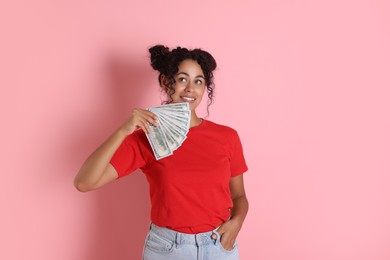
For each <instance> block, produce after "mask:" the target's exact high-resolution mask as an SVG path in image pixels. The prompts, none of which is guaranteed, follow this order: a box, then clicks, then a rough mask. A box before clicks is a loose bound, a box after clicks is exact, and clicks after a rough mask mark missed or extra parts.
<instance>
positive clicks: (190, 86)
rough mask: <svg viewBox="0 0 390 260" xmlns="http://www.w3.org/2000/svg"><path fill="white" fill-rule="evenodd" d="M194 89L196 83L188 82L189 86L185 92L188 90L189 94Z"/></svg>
mask: <svg viewBox="0 0 390 260" xmlns="http://www.w3.org/2000/svg"><path fill="white" fill-rule="evenodd" d="M193 89H194V83H192V82H188V84H187V86H186V88H185V90H186V91H187V92H191V91H192V90H193Z"/></svg>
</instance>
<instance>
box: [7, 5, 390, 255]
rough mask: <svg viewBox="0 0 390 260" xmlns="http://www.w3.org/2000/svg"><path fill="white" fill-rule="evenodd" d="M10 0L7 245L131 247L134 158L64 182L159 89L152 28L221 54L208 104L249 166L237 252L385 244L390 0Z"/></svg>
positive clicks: (141, 183)
mask: <svg viewBox="0 0 390 260" xmlns="http://www.w3.org/2000/svg"><path fill="white" fill-rule="evenodd" d="M8 2H9V3H5V2H2V3H1V4H0V31H1V43H0V44H1V48H0V66H1V67H0V74H1V77H0V84H1V88H2V91H1V100H0V101H1V102H0V106H1V107H0V108H1V109H0V111H1V121H2V123H1V125H2V127H1V140H0V141H1V145H2V154H1V160H2V162H1V168H2V176H3V179H2V182H1V183H2V184H1V189H0V192H1V194H0V199H1V207H2V213H1V214H0V219H1V221H0V223H1V227H0V230H1V240H2V241H1V250H0V259H18V260H19V259H20V260H21V259H31V260H38V259H39V260H41V259H57V260H69V259H72V260H107V259H116V260H122V259H123V260H125V259H140V254H141V251H142V245H143V240H144V237H145V234H146V231H147V226H148V222H149V219H148V218H149V200H148V191H147V184H146V181H145V178H144V176H143V175H142V173H140V172H137V173H135V174H133V175H131V176H129V177H127V178H125V179H123V180H121V181H117V182H114V183H112V184H109V185H108V186H106V187H104V188H102V189H101V190H98V191H95V192H91V193H85V194H82V193H79V192H77V191H76V190H75V189H74V188H73V185H72V182H73V178H74V176H75V174H76V173H77V171H78V169H79V167H80V166H81V164H82V162H83V161H84V160H85V159H86V157H87V156H88V155H89V154H90V153H91V152H92V151H93V150H94V149H95V148H96V147H97V146H98V145H99V144H100V143H101V142H102V141H104V140H105V138H106V137H107V136H108V135H109V134H110V133H111V132H113V131H114V130H115V129H116V128H117V127H118V126H119V125H120V124H121V123H122V122H123V120H125V119H126V117H127V115H128V113H129V111H131V109H132V108H133V107H137V106H139V107H148V106H153V105H157V104H159V103H160V92H159V89H158V84H157V78H156V77H157V74H156V73H155V72H154V71H153V70H152V69H151V68H150V66H149V61H148V53H147V48H148V47H149V46H151V45H153V44H156V43H162V44H166V45H168V46H171V47H176V46H178V45H181V46H187V47H202V48H204V49H206V50H209V51H210V52H211V53H212V54H213V55H214V56H215V58H216V59H217V61H218V65H219V67H218V70H217V71H216V73H215V76H216V88H217V95H216V102H215V104H214V105H213V106H212V107H211V114H210V117H209V119H211V120H214V121H216V122H219V123H222V124H227V125H230V126H232V127H234V128H236V129H237V130H238V132H239V134H240V136H241V139H242V142H243V146H244V149H245V155H246V158H247V163H248V165H249V168H250V170H249V172H248V173H246V174H245V180H246V190H247V194H248V198H249V201H250V212H249V215H248V217H247V220H246V222H245V226H244V227H243V229H242V231H241V233H240V234H239V238H238V242H239V245H240V250H241V255H242V259H244V260H251V259H254V260H257V259H264V260H328V259H329V260H346V259H347V260H388V259H390V249H389V245H390V222H389V219H390V189H389V188H388V187H389V182H390V177H389V176H390V163H389V161H390V160H389V159H390V158H389V156H390V137H389V132H390V117H389V112H390V102H389V99H390V91H389V87H390V78H389V69H390V49H389V46H390V4H389V2H388V1H384V0H383V1H371V0H365V1H363V0H360V1H359V0H354V1H352V0H351V1H340V0H338V1H329V0H327V1H308V0H307V1H304V0H297V1H287V0H286V1H282V0H278V1H276V0H275V1H271V0H268V1H265V0H264V1H254V0H253V1H240V2H239V3H238V2H236V1H205V0H202V1H195V2H186V1H178V0H175V1H138V2H136V1H108V0H105V1H103V0H99V1H80V0H78V1H69V0H61V1H43V0H42V1H8ZM203 108H204V106H203ZM203 114H204V113H203Z"/></svg>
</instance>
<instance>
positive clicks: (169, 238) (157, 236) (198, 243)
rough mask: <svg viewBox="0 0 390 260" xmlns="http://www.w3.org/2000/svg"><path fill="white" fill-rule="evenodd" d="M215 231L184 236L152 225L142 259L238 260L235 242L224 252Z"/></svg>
mask: <svg viewBox="0 0 390 260" xmlns="http://www.w3.org/2000/svg"><path fill="white" fill-rule="evenodd" d="M217 229H218V228H216V229H215V230H213V231H209V232H204V233H199V234H185V233H180V232H176V231H174V230H171V229H168V228H163V227H158V226H156V225H154V224H153V223H152V224H151V226H150V231H149V233H148V235H147V237H146V240H145V246H144V252H143V257H142V259H143V260H206V259H207V260H208V259H211V260H239V259H240V256H239V254H238V245H237V242H235V243H234V247H233V249H232V250H226V249H225V248H223V247H222V244H221V237H220V235H219V234H218V233H217V232H216V230H217ZM212 234H216V236H217V239H212V238H211V235H212Z"/></svg>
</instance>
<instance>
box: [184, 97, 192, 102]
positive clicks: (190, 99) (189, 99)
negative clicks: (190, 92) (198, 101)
mask: <svg viewBox="0 0 390 260" xmlns="http://www.w3.org/2000/svg"><path fill="white" fill-rule="evenodd" d="M181 98H182V99H184V100H187V101H194V100H195V98H190V97H181Z"/></svg>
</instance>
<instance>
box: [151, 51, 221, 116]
mask: <svg viewBox="0 0 390 260" xmlns="http://www.w3.org/2000/svg"><path fill="white" fill-rule="evenodd" d="M149 53H150V62H151V66H152V68H153V69H154V70H157V71H158V72H160V75H159V76H158V81H159V83H160V85H162V75H164V76H165V77H166V78H167V80H168V83H167V84H164V86H166V87H167V88H168V89H169V90H170V91H169V92H170V93H171V94H170V95H169V100H168V101H166V102H165V103H170V102H172V95H173V94H174V93H175V90H174V89H173V84H174V83H175V78H174V77H175V75H176V73H177V72H178V71H179V64H180V63H181V62H182V61H184V60H188V59H191V60H194V61H196V62H197V63H198V64H199V65H200V67H201V69H202V71H203V74H204V76H205V83H206V89H207V95H208V102H207V114H208V113H209V106H210V105H211V104H212V103H213V101H214V87H215V85H214V75H213V71H214V70H215V69H216V67H217V63H216V61H215V59H214V58H213V56H211V54H210V53H208V52H207V51H204V50H201V49H193V50H189V49H187V48H182V47H177V48H176V49H173V50H172V51H170V50H169V48H168V47H165V46H163V45H155V46H153V47H151V48H150V49H149Z"/></svg>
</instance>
